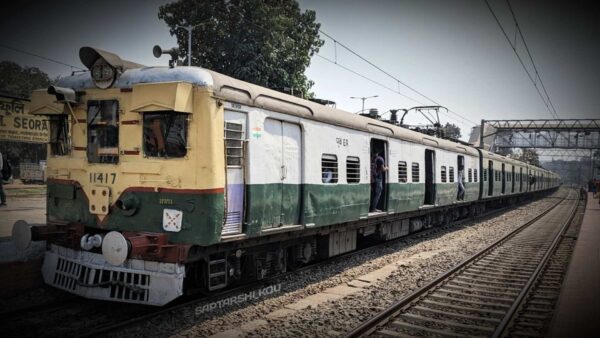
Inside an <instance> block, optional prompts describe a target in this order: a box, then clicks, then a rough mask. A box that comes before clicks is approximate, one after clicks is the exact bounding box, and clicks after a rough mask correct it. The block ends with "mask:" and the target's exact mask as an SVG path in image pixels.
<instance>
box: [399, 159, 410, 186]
mask: <svg viewBox="0 0 600 338" xmlns="http://www.w3.org/2000/svg"><path fill="white" fill-rule="evenodd" d="M407 170H408V169H407V168H406V162H403V161H400V162H398V182H400V183H406V181H407V179H408V173H407Z"/></svg>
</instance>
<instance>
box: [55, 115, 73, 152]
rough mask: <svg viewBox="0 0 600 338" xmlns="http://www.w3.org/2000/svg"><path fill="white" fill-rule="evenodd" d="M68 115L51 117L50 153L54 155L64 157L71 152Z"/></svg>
mask: <svg viewBox="0 0 600 338" xmlns="http://www.w3.org/2000/svg"><path fill="white" fill-rule="evenodd" d="M70 125H71V124H70V123H69V117H68V116H67V115H57V116H56V115H53V116H50V152H51V154H52V155H56V156H64V155H68V154H69V153H70V152H71V137H70V134H71V132H70V129H69V126H70Z"/></svg>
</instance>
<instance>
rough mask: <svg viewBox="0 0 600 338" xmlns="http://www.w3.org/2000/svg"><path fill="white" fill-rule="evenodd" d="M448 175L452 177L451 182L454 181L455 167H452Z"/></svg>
mask: <svg viewBox="0 0 600 338" xmlns="http://www.w3.org/2000/svg"><path fill="white" fill-rule="evenodd" d="M448 176H449V177H448V178H449V179H450V183H452V182H454V167H450V172H449V174H448Z"/></svg>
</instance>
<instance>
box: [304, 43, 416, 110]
mask: <svg viewBox="0 0 600 338" xmlns="http://www.w3.org/2000/svg"><path fill="white" fill-rule="evenodd" d="M315 55H316V56H318V57H320V58H321V59H323V60H326V61H328V62H330V63H333V64H334V65H336V66H338V67H340V68H342V69H345V70H346V71H348V72H350V73H352V74H354V75H357V76H360V77H362V78H363V79H365V80H367V81H369V82H372V83H374V84H376V85H378V86H380V87H383V88H385V89H387V90H389V91H391V92H393V93H396V94H398V95H400V96H402V97H404V98H407V99H409V100H411V101H413V102H416V103H418V104H421V105H425V103H423V102H421V101H419V100H417V99H414V98H412V97H410V96H408V95H405V94H402V93H401V92H399V91H397V90H395V89H393V88H391V87H389V86H386V85H384V84H383V83H381V82H378V81H375V80H373V79H371V78H369V77H368V76H366V75H363V74H360V73H359V72H357V71H354V70H352V69H350V68H348V67H346V66H344V65H342V64H341V63H339V62H336V61H334V60H331V59H330V58H327V57H324V56H323V55H320V54H315Z"/></svg>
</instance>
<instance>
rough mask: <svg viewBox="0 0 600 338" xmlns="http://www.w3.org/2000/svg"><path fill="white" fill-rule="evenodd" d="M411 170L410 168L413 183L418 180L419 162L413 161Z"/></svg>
mask: <svg viewBox="0 0 600 338" xmlns="http://www.w3.org/2000/svg"><path fill="white" fill-rule="evenodd" d="M411 170H412V172H411V173H412V181H413V183H417V182H419V180H420V177H419V163H417V162H413V164H412V168H411Z"/></svg>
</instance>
